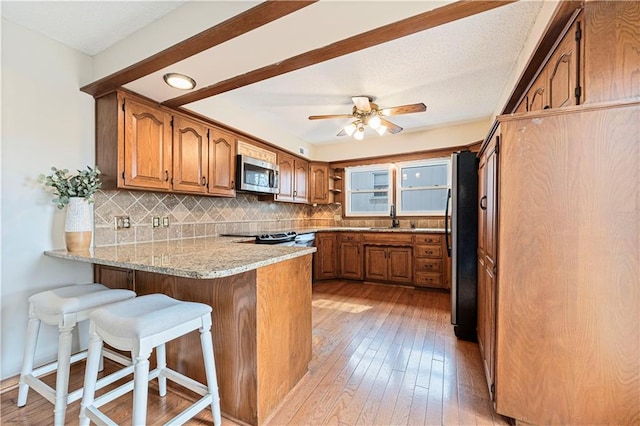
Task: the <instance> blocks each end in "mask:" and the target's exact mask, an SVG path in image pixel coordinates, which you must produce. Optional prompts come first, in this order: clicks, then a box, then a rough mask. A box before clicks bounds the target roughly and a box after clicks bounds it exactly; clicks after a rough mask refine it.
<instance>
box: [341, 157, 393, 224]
mask: <svg viewBox="0 0 640 426" xmlns="http://www.w3.org/2000/svg"><path fill="white" fill-rule="evenodd" d="M377 170H384V171H386V172H387V174H388V176H389V183H388V186H387V189H386V191H385V190H376V189H375V188H373V186H374V185H373V182H372V185H371V186H372V188H371V189H366V190H360V191H352V190H351V173H352V172H354V171H356V172H367V171H371V172H374V171H377ZM373 191H375V192H377V193H380V194H386V195H387V208H386V209H385V211H381V212H353V211H351V194H353V193H359V192H373ZM393 192H394V191H393V165H392V164H391V163H383V164H370V165H365V166H352V167H345V169H344V191H343V194H344V207H345V208H344V215H345V217H387V216H389V209H390V208H391V204H392V203H393V201H394V198H393V197H394V194H393ZM374 197H375V195H374Z"/></svg>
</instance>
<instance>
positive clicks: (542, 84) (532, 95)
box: [527, 67, 548, 111]
mask: <svg viewBox="0 0 640 426" xmlns="http://www.w3.org/2000/svg"><path fill="white" fill-rule="evenodd" d="M547 97H548V95H547V68H546V67H545V68H544V69H543V70H542V72H541V73H540V75H538V78H536V80H535V81H534V82H533V85H532V86H531V89H529V93H528V94H527V99H528V111H538V110H541V109H546V108H548V102H547Z"/></svg>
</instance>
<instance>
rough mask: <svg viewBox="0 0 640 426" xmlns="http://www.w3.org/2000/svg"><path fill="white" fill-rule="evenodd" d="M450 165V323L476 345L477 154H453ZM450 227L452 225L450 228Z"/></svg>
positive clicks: (458, 333)
mask: <svg viewBox="0 0 640 426" xmlns="http://www.w3.org/2000/svg"><path fill="white" fill-rule="evenodd" d="M451 166H452V167H451V170H452V179H451V189H450V190H449V198H450V200H447V211H446V213H445V228H446V230H445V237H446V243H447V254H448V255H449V257H451V324H453V326H454V327H453V329H454V332H455V334H456V336H457V337H458V338H459V339H463V340H469V341H474V342H475V341H476V340H477V339H478V335H477V315H478V306H477V305H478V291H477V289H478V281H477V280H478V273H477V272H478V254H477V249H478V158H477V157H476V153H474V152H470V151H462V152H457V153H454V154H453V155H452V157H451ZM449 207H450V208H451V211H450V212H449ZM449 213H450V216H451V220H450V221H449ZM449 224H451V227H450V229H449Z"/></svg>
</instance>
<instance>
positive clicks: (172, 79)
mask: <svg viewBox="0 0 640 426" xmlns="http://www.w3.org/2000/svg"><path fill="white" fill-rule="evenodd" d="M162 78H163V79H164V82H165V83H167V84H168V85H169V86H171V87H173V88H175V89H180V90H191V89H193V88H194V87H196V81H195V80H194V79H192V78H191V77H189V76H188V75H184V74H179V73H177V72H170V73H167V74H165V75H163V76H162Z"/></svg>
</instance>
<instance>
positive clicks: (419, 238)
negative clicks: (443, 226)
mask: <svg viewBox="0 0 640 426" xmlns="http://www.w3.org/2000/svg"><path fill="white" fill-rule="evenodd" d="M415 241H416V244H436V245H438V244H441V243H442V235H440V234H418V235H416V236H415Z"/></svg>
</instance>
